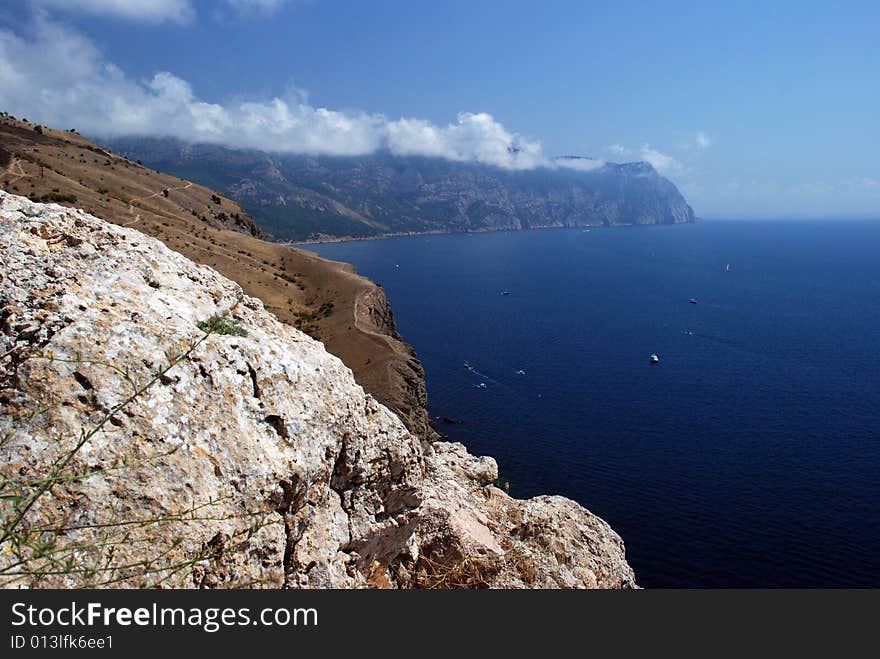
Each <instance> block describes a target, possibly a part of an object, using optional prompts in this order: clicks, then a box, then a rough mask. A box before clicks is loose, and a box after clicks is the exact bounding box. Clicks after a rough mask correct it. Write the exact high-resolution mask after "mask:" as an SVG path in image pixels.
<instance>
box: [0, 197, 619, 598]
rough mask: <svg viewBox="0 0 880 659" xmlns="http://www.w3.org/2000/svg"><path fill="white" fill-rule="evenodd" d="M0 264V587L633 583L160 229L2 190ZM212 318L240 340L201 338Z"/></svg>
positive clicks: (590, 525)
mask: <svg viewBox="0 0 880 659" xmlns="http://www.w3.org/2000/svg"><path fill="white" fill-rule="evenodd" d="M0 261H2V264H3V265H2V269H0V355H2V357H0V405H2V411H0V442H2V443H0V473H2V479H6V485H5V486H2V487H3V488H5V489H4V492H3V494H10V493H13V490H14V494H16V495H17V496H18V497H19V498H18V500H15V499H10V498H4V499H2V500H0V520H2V524H3V528H4V529H7V530H9V529H11V531H12V532H11V533H7V534H6V535H7V537H6V538H5V540H3V542H2V543H0V585H4V586H7V587H20V586H26V587H73V586H81V585H92V586H113V587H147V586H167V587H230V586H247V587H262V586H265V587H320V588H324V587H344V588H348V587H362V586H370V587H414V586H416V587H418V586H439V587H456V586H463V587H476V586H493V587H532V586H534V587H585V586H586V587H597V586H598V587H632V586H634V585H635V583H634V577H633V573H632V570H631V569H630V568H629V566H628V565H627V563H626V560H625V557H624V550H623V543H622V542H621V540H620V538H619V537H618V536H617V535H616V534H615V533H614V532H613V531H612V530H611V529H610V527H608V525H607V524H605V522H603V521H602V520H600V519H599V518H597V517H595V516H593V515H592V514H590V513H589V512H588V511H586V510H584V509H583V508H581V507H580V506H579V505H577V504H576V503H574V502H572V501H569V500H566V499H562V498H560V497H539V498H536V499H532V500H529V501H517V500H515V499H512V498H510V497H509V496H507V495H506V494H504V493H503V492H502V491H501V490H498V489H497V488H495V487H493V486H492V484H491V483H492V482H493V481H494V480H495V479H496V478H497V467H496V465H495V462H494V460H492V459H491V458H475V457H473V456H471V455H469V454H468V453H467V451H466V450H465V449H464V447H463V446H461V445H458V444H446V443H442V442H438V443H434V444H433V445H432V446H429V447H428V448H427V449H424V450H423V448H422V446H421V445H420V443H419V441H418V440H417V439H416V438H415V437H414V436H413V435H411V434H410V433H409V432H408V431H407V430H406V428H405V427H404V425H403V424H402V423H401V422H400V420H399V419H398V418H397V417H396V416H395V415H394V414H392V413H391V412H390V411H389V410H388V409H386V408H385V407H383V406H382V405H380V404H379V403H377V402H376V401H375V400H374V399H373V398H372V397H371V396H369V395H367V394H365V393H364V391H363V389H362V388H361V387H360V386H358V385H357V384H356V383H355V381H354V378H353V377H352V374H351V371H350V370H349V369H348V368H346V367H345V366H344V365H343V364H342V362H341V361H340V360H339V359H337V358H336V357H334V356H332V355H330V354H329V353H327V352H326V351H325V350H324V347H323V345H322V344H321V343H319V342H317V341H315V340H313V339H311V338H309V337H308V336H306V335H305V334H303V333H301V332H299V331H298V330H296V329H294V328H292V327H289V326H287V325H284V324H282V323H280V322H278V321H277V320H276V319H275V317H274V316H273V315H272V314H270V313H269V312H267V311H266V310H265V309H264V308H263V305H262V304H261V302H260V301H259V300H256V299H254V298H251V297H248V296H246V295H244V294H243V292H242V290H241V288H240V287H239V286H238V285H237V284H235V283H234V282H232V281H230V280H228V279H226V278H224V277H222V276H221V275H220V274H218V273H217V272H215V271H214V270H212V269H210V268H208V267H204V266H198V265H196V264H194V263H193V262H191V261H189V260H187V259H186V258H185V257H183V256H181V255H180V254H177V253H175V252H173V251H171V250H170V249H168V248H167V247H166V246H165V245H163V244H162V243H161V242H159V241H157V240H155V239H152V238H149V237H147V236H145V235H143V234H141V233H139V232H137V231H135V230H132V229H125V228H121V227H118V226H114V225H110V224H108V223H106V222H103V221H102V220H99V219H98V218H95V217H93V216H91V215H89V214H87V213H85V212H83V211H78V210H72V209H68V208H64V207H61V206H57V205H54V204H48V205H47V204H39V203H34V202H31V201H29V200H27V199H25V198H22V197H17V196H13V195H9V194H7V193H5V192H2V191H0ZM214 316H220V317H222V318H224V319H225V320H227V321H231V322H232V323H234V324H233V325H229V326H228V327H231V328H234V327H236V326H238V327H240V328H241V329H242V330H244V331H245V332H246V336H236V335H234V334H218V333H212V334H210V335H206V334H205V332H203V331H202V330H201V329H199V326H198V325H199V323H200V322H201V321H205V320H207V319H209V318H211V317H214ZM181 355H183V356H182V357H181ZM169 359H170V360H172V361H173V362H174V366H172V367H171V368H169V369H168V370H167V372H164V373H161V375H158V374H160V372H161V371H162V370H163V369H165V368H167V366H168V365H169V363H171V362H170V361H169ZM136 389H140V390H139V391H138V393H137V394H136V395H134V396H132V394H133V392H134V391H135V390H136ZM129 397H131V400H130V401H129ZM126 401H129V402H126ZM2 479H0V482H3V480H2ZM44 484H51V487H48V486H44ZM35 494H39V496H37V497H36V498H34V495H35ZM32 500H33V502H32V503H31V504H30V505H29V506H28V504H29V502H31V501H32ZM26 506H28V507H27V510H26V511H25V512H24V514H23V515H21V520H20V521H18V522H16V518H17V517H18V516H19V514H20V513H21V512H22V511H23V509H24V508H25V507H26Z"/></svg>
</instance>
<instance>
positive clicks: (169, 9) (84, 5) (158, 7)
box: [33, 0, 194, 23]
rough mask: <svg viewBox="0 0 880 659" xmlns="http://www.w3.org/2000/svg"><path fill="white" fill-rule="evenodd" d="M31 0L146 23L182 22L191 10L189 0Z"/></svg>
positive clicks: (68, 10) (186, 18)
mask: <svg viewBox="0 0 880 659" xmlns="http://www.w3.org/2000/svg"><path fill="white" fill-rule="evenodd" d="M33 3H34V4H35V5H37V6H38V7H47V8H51V9H59V10H63V11H67V12H85V13H89V14H96V15H99V16H111V17H113V18H123V19H126V20H133V21H143V22H147V23H161V22H163V21H173V22H177V23H183V22H186V21H188V20H189V19H190V18H192V16H193V14H194V12H193V8H192V5H191V4H190V0H33Z"/></svg>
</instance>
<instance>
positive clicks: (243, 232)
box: [0, 114, 435, 440]
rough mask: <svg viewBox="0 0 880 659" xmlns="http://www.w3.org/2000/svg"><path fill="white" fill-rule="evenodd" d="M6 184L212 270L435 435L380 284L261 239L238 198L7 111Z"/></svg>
mask: <svg viewBox="0 0 880 659" xmlns="http://www.w3.org/2000/svg"><path fill="white" fill-rule="evenodd" d="M0 188H2V189H4V190H6V191H7V192H11V193H13V194H18V195H23V196H27V197H28V198H30V199H31V200H32V201H52V202H56V203H60V204H63V205H66V206H70V207H76V208H82V209H84V210H86V211H88V212H89V213H91V214H93V215H95V216H97V217H100V218H101V219H104V220H107V221H109V222H112V223H114V224H118V225H122V226H128V227H132V228H134V229H137V230H138V231H142V232H143V233H145V234H147V235H149V236H153V237H155V238H158V239H159V240H161V241H162V242H164V243H165V244H166V245H168V247H170V248H171V249H173V250H175V251H177V252H180V253H181V254H183V255H184V256H186V257H188V258H190V259H192V260H193V261H195V262H197V263H200V264H204V265H209V266H211V267H213V268H215V269H216V270H218V271H219V272H220V273H222V274H223V275H225V276H226V277H229V278H230V279H232V280H234V281H235V282H237V283H238V284H239V285H240V286H241V287H242V288H243V289H244V290H245V292H246V293H247V294H248V295H252V296H254V297H257V298H259V299H260V300H262V302H263V304H264V305H265V306H266V308H267V309H269V310H270V311H271V312H272V313H274V314H275V315H276V316H277V317H278V319H279V320H281V321H282V322H285V323H288V324H290V325H293V326H295V327H297V328H298V329H301V330H303V331H305V332H306V333H308V334H310V335H311V336H313V337H315V338H317V339H319V340H321V341H324V342H325V344H326V345H327V347H328V349H329V350H330V351H331V352H333V353H334V354H336V355H338V356H339V357H340V358H341V359H342V360H343V362H344V363H345V364H346V365H347V366H348V367H349V368H351V369H352V371H353V372H354V375H355V379H356V380H357V382H358V383H359V384H360V385H361V386H363V387H364V388H365V389H366V390H367V392H368V393H370V394H372V395H373V396H375V397H376V399H377V400H379V401H380V402H381V403H383V404H385V405H387V406H389V407H390V408H392V409H393V410H395V411H396V412H397V413H398V414H399V415H400V416H401V419H403V421H404V422H405V423H406V425H407V427H408V428H409V429H410V430H412V431H413V432H415V433H416V434H418V435H419V436H420V437H421V438H422V439H425V440H426V439H432V438H434V437H435V433H434V431H433V430H432V429H431V428H430V426H429V424H428V413H427V409H426V401H427V396H426V394H425V384H424V373H423V371H422V367H421V364H419V361H418V359H416V357H415V354H414V352H413V350H412V348H411V347H410V346H409V345H407V344H406V343H404V341H403V340H402V339H401V337H400V335H399V334H398V333H397V331H396V329H395V327H394V321H393V317H392V315H391V311H390V309H389V307H388V302H387V300H386V298H385V295H384V293H383V292H382V290H381V288H379V287H378V286H376V285H375V284H374V283H373V282H371V281H369V280H368V279H365V278H363V277H360V276H358V275H356V274H354V272H353V271H352V270H351V268H346V267H344V266H342V265H341V264H338V263H332V262H329V261H325V260H323V259H321V258H319V257H317V256H316V255H314V254H312V253H311V252H304V251H301V250H297V249H291V248H289V247H287V246H284V245H280V244H277V243H271V242H267V241H264V240H261V239H260V235H261V234H260V230H259V228H258V227H257V226H256V225H255V224H254V222H253V220H252V219H251V217H250V216H249V215H248V214H247V213H246V212H245V211H244V210H242V208H241V206H239V205H238V204H237V203H236V202H234V201H232V200H230V199H228V198H226V197H224V196H222V195H220V194H217V193H216V192H214V191H213V190H211V189H209V188H206V187H203V186H201V185H197V184H195V183H192V182H190V181H186V180H183V179H179V178H176V177H173V176H169V175H166V174H162V173H160V172H157V171H155V170H151V169H148V168H146V167H144V166H142V165H141V164H140V163H138V162H136V161H132V160H129V159H126V158H122V157H120V156H118V155H117V154H115V153H112V152H111V151H107V150H105V149H102V148H100V147H97V146H95V145H94V144H93V143H92V142H90V141H89V140H87V139H85V138H84V137H82V136H81V135H79V134H77V133H75V132H72V131H59V130H54V129H51V128H48V127H45V126H36V125H34V124H29V123H26V122H23V121H20V120H17V119H15V118H13V117H10V116H8V115H5V114H3V115H0Z"/></svg>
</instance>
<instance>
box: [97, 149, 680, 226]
mask: <svg viewBox="0 0 880 659" xmlns="http://www.w3.org/2000/svg"><path fill="white" fill-rule="evenodd" d="M112 146H113V147H114V148H115V149H116V150H117V151H119V152H120V153H124V154H126V155H128V156H129V157H131V158H139V159H142V160H143V161H144V162H147V163H149V164H150V165H151V166H153V167H158V168H160V169H162V170H163V171H168V172H173V173H176V174H178V175H180V176H186V177H187V178H191V179H193V180H195V181H201V182H203V183H205V184H209V185H212V186H214V187H217V188H218V189H220V190H222V191H223V192H224V194H227V195H229V196H230V197H232V198H233V199H235V200H236V201H238V202H239V203H240V204H242V206H244V207H245V208H246V209H247V210H248V212H250V213H251V214H252V215H253V216H254V218H255V219H256V220H257V222H258V223H259V224H260V226H261V227H262V228H263V229H265V230H266V231H268V232H270V233H271V234H272V235H274V236H275V237H276V238H282V239H293V240H303V239H307V238H312V237H315V236H327V237H332V236H341V237H343V236H344V237H366V236H377V235H383V234H398V233H410V232H416V233H449V232H460V231H493V230H518V229H529V228H540V227H579V226H613V225H619V224H676V223H682V222H693V221H694V220H695V217H694V212H693V210H692V209H691V207H690V206H689V205H688V203H687V201H686V200H685V198H684V197H683V196H682V194H681V193H680V192H679V190H678V188H676V186H675V185H674V184H673V183H672V182H671V181H669V180H668V179H666V178H664V177H663V176H661V175H660V174H659V173H658V172H657V171H656V170H655V169H654V168H653V167H652V166H651V165H650V164H648V163H646V162H634V163H623V164H615V163H599V162H596V161H593V160H591V159H590V158H580V157H575V156H567V157H565V158H559V159H557V161H556V162H555V163H550V165H551V166H547V167H538V168H535V169H532V170H519V171H511V170H505V169H500V168H498V167H492V166H488V165H483V164H479V163H472V162H454V161H450V160H445V159H443V158H425V157H414V156H412V157H402V156H393V155H391V154H389V153H381V152H380V153H375V154H372V155H368V156H357V157H331V156H306V155H289V154H270V153H265V152H260V151H252V150H250V151H249V150H241V149H230V148H226V147H222V146H218V145H210V144H186V143H183V142H179V141H176V140H168V139H155V138H129V139H120V140H116V141H113V142H112Z"/></svg>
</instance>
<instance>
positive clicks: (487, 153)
mask: <svg viewBox="0 0 880 659" xmlns="http://www.w3.org/2000/svg"><path fill="white" fill-rule="evenodd" d="M0 107H2V108H3V109H4V110H7V111H9V112H12V113H13V114H15V115H18V116H27V117H28V118H29V119H32V120H35V121H39V122H40V123H44V124H47V125H51V126H58V127H60V128H70V127H74V128H76V129H77V130H79V131H81V132H83V133H85V134H88V135H95V136H100V137H114V136H121V135H151V136H169V137H177V138H181V139H184V140H188V141H203V142H213V143H220V144H226V145H229V146H235V147H250V148H256V149H263V150H268V151H276V152H292V153H294V152H295V153H311V154H331V155H362V154H367V153H371V152H373V151H376V150H378V149H383V148H387V149H389V150H391V151H392V152H393V153H396V154H400V155H414V154H419V155H427V156H440V157H443V158H448V159H451V160H472V161H478V162H482V163H486V164H491V165H496V166H499V167H504V168H508V169H528V168H533V167H537V166H552V163H551V162H550V161H549V160H548V159H547V158H546V157H545V156H544V155H543V152H542V148H541V143H540V142H537V141H533V140H527V139H525V138H522V137H520V136H519V135H517V134H515V133H512V132H510V131H508V130H507V129H506V128H505V127H504V126H503V125H502V124H501V123H499V122H498V121H497V120H495V119H494V118H493V117H492V116H491V115H490V114H487V113H484V112H480V113H471V112H462V113H461V114H459V115H458V117H457V119H456V121H455V122H454V123H451V124H448V125H437V124H434V123H432V122H430V121H426V120H424V119H412V118H402V119H397V120H394V121H392V120H388V119H387V118H386V117H385V116H384V115H381V114H370V113H364V112H340V111H336V110H330V109H328V108H322V107H315V106H313V105H311V104H310V103H309V102H308V99H307V98H306V95H305V94H304V93H302V92H300V91H298V90H290V91H289V92H287V93H286V94H284V95H282V96H281V97H276V98H272V99H268V100H243V101H235V102H229V103H225V104H219V103H210V102H207V101H205V100H203V99H200V98H199V97H198V96H197V95H196V94H195V92H194V91H193V89H192V87H191V86H190V85H189V83H187V82H186V81H185V80H182V79H181V78H178V77H177V76H175V75H173V74H172V73H169V72H160V73H157V74H156V75H154V76H153V77H152V78H151V79H150V80H146V81H137V80H132V79H130V78H128V77H127V76H126V75H125V74H124V73H123V72H122V71H121V70H120V69H119V68H118V67H116V66H114V65H113V64H112V63H110V62H107V61H106V60H105V59H104V57H103V56H102V54H101V53H100V52H99V51H98V49H97V48H96V47H95V46H94V44H93V43H92V42H90V41H89V40H88V39H87V38H85V37H84V36H82V35H81V34H79V33H78V32H75V31H73V30H72V29H70V28H67V27H64V26H61V25H59V24H57V23H54V22H52V21H51V20H49V19H47V18H46V17H45V16H37V17H36V18H35V19H34V24H33V29H32V34H29V36H28V37H27V38H23V37H21V36H18V35H16V34H14V33H12V32H11V31H8V30H0Z"/></svg>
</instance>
